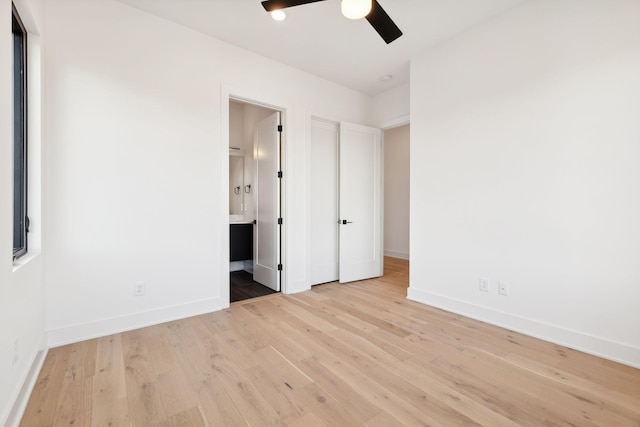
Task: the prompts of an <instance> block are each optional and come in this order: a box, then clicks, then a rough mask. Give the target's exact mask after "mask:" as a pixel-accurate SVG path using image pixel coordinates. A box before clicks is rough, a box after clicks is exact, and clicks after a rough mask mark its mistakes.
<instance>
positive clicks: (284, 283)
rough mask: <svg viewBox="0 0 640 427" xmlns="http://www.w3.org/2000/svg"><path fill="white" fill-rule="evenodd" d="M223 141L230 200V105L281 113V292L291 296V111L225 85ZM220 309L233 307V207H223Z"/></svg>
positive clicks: (223, 177) (223, 176)
mask: <svg viewBox="0 0 640 427" xmlns="http://www.w3.org/2000/svg"><path fill="white" fill-rule="evenodd" d="M220 92H221V93H220V141H221V143H220V144H219V150H218V155H219V161H218V166H219V168H220V184H221V187H220V188H221V192H222V194H221V196H222V199H223V200H228V199H229V142H230V141H229V102H230V101H232V100H233V101H238V102H242V103H245V104H252V105H256V106H258V107H263V108H268V109H271V110H274V111H278V112H280V123H281V124H282V126H283V131H282V133H281V134H280V138H281V142H280V157H281V168H282V170H283V172H284V174H283V177H282V180H281V189H280V214H281V216H282V217H283V218H284V221H283V222H284V223H283V224H282V226H281V234H280V262H281V263H282V265H283V269H282V271H281V272H280V292H282V293H288V280H287V258H288V257H287V253H288V252H287V244H286V241H287V239H286V235H287V218H286V213H287V197H286V195H287V175H288V174H287V173H286V171H288V170H290V168H289V167H288V166H289V165H288V162H287V149H286V147H287V141H288V136H289V132H290V131H291V130H290V129H289V128H290V126H288V123H289V122H288V118H289V117H290V112H291V109H290V108H287V107H282V106H280V105H277V104H276V103H272V102H269V101H264V100H261V99H260V97H254V96H251V95H246V94H245V95H243V94H241V93H240V92H241V91H234V90H231V89H229V88H228V87H226V86H224V85H222V86H221V91H220ZM220 205H221V206H220V211H219V212H220V218H221V223H220V243H221V246H220V286H221V288H220V308H221V309H222V308H227V307H229V305H230V299H231V295H230V289H229V286H230V280H229V279H230V276H229V203H228V202H226V203H221V204H220Z"/></svg>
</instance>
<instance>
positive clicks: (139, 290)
mask: <svg viewBox="0 0 640 427" xmlns="http://www.w3.org/2000/svg"><path fill="white" fill-rule="evenodd" d="M145 291H146V285H145V283H144V282H136V284H135V285H134V286H133V296H136V297H141V296H143V295H144V293H145Z"/></svg>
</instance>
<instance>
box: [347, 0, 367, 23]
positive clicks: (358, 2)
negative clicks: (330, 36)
mask: <svg viewBox="0 0 640 427" xmlns="http://www.w3.org/2000/svg"><path fill="white" fill-rule="evenodd" d="M372 5H373V1H372V0H342V5H341V6H342V14H343V15H344V16H345V17H346V18H349V19H360V18H364V17H365V16H367V15H368V14H369V12H371V7H372Z"/></svg>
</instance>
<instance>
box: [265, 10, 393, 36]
mask: <svg viewBox="0 0 640 427" xmlns="http://www.w3.org/2000/svg"><path fill="white" fill-rule="evenodd" d="M263 3H264V2H263ZM366 18H367V21H369V23H370V24H371V26H372V27H373V28H374V29H375V30H376V31H377V32H378V34H380V37H382V39H383V40H384V41H385V42H386V43H387V44H389V43H391V42H392V41H394V40H395V39H397V38H398V37H400V36H401V35H402V31H400V28H398V26H397V25H396V24H395V22H393V20H392V19H391V17H390V16H389V15H387V12H385V11H384V9H383V8H382V6H380V3H378V2H377V0H373V6H372V7H371V12H369V14H368V15H367V16H366Z"/></svg>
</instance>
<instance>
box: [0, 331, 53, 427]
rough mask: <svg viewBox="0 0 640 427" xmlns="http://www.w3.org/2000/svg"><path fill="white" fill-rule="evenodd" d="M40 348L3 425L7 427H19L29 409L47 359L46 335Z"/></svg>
mask: <svg viewBox="0 0 640 427" xmlns="http://www.w3.org/2000/svg"><path fill="white" fill-rule="evenodd" d="M38 348H41V349H42V350H38V352H37V353H36V354H35V356H34V358H33V361H32V362H31V367H30V368H29V371H28V372H27V375H26V377H25V378H24V380H23V381H22V387H20V390H19V391H18V393H17V395H16V397H15V400H14V402H13V405H12V406H11V410H10V411H9V415H8V416H7V419H6V420H5V423H4V424H3V425H4V426H5V427H18V426H19V425H20V421H21V420H22V415H23V414H24V411H25V409H27V404H28V403H29V398H30V397H31V392H32V391H33V387H34V386H35V385H36V381H37V380H38V375H40V370H41V369H42V365H43V363H44V360H45V359H46V357H47V351H48V350H47V348H46V336H45V335H43V336H42V339H41V342H40V345H39V346H38ZM0 424H2V420H0Z"/></svg>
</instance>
